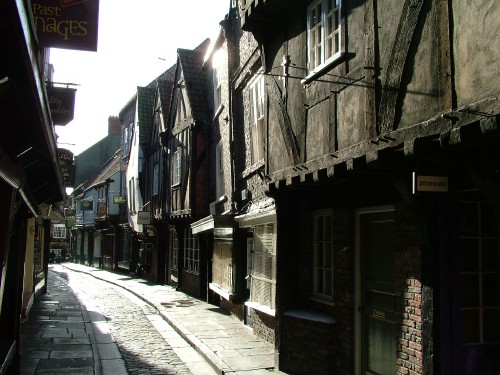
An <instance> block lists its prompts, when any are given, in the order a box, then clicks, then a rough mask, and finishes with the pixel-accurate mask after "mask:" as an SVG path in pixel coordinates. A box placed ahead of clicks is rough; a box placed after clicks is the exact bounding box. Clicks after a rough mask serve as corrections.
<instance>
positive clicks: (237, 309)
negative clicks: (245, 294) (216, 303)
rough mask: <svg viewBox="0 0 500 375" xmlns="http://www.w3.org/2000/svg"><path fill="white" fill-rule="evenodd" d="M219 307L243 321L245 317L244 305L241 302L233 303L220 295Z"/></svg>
mask: <svg viewBox="0 0 500 375" xmlns="http://www.w3.org/2000/svg"><path fill="white" fill-rule="evenodd" d="M220 307H221V308H222V309H224V310H227V311H229V312H230V313H231V315H233V316H234V317H236V318H238V319H239V320H241V321H243V320H244V317H245V306H244V305H243V304H241V303H240V304H235V303H232V302H229V301H228V300H227V299H225V298H222V297H220Z"/></svg>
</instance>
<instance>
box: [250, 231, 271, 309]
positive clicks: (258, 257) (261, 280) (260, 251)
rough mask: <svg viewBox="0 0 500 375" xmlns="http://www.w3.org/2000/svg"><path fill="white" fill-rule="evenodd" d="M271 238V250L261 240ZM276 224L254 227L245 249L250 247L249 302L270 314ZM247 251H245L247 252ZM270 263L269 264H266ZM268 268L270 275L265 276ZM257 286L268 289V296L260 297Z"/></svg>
mask: <svg viewBox="0 0 500 375" xmlns="http://www.w3.org/2000/svg"><path fill="white" fill-rule="evenodd" d="M269 227H271V233H269V232H262V233H259V232H260V230H261V229H262V230H265V231H267V230H269ZM269 235H270V236H271V248H269V247H266V246H265V243H263V241H262V239H264V238H265V237H266V236H269ZM276 236H277V232H276V222H271V223H263V224H258V225H255V226H254V228H253V236H252V240H251V241H250V240H248V241H247V247H250V248H249V249H248V250H249V251H250V255H248V254H247V258H249V259H251V262H252V267H251V270H250V275H249V279H250V283H249V286H250V302H251V303H255V304H257V305H260V306H265V307H266V308H268V309H269V311H270V312H271V313H272V312H273V311H274V310H275V309H276ZM266 241H268V239H266ZM259 244H260V246H259ZM248 250H247V251H248ZM269 262H270V264H268V263H269ZM268 266H269V267H270V269H269V271H270V275H266V274H265V273H266V269H267V268H268ZM257 284H261V285H262V286H264V287H266V286H267V287H268V288H269V295H268V296H264V295H261V293H259V292H258V291H257V290H256V289H257V288H258V285H257Z"/></svg>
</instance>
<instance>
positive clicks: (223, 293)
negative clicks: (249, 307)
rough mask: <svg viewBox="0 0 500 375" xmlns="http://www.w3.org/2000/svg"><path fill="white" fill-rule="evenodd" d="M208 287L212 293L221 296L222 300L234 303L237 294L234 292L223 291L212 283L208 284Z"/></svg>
mask: <svg viewBox="0 0 500 375" xmlns="http://www.w3.org/2000/svg"><path fill="white" fill-rule="evenodd" d="M208 287H209V289H210V290H211V291H213V292H215V293H217V294H218V295H219V296H221V297H222V298H224V299H226V300H228V301H233V300H234V299H235V297H236V295H235V294H233V293H232V292H228V291H227V290H225V289H222V288H221V287H220V286H219V285H218V284H215V283H210V284H208Z"/></svg>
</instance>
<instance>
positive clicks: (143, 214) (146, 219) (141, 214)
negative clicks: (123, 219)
mask: <svg viewBox="0 0 500 375" xmlns="http://www.w3.org/2000/svg"><path fill="white" fill-rule="evenodd" d="M137 224H151V212H149V211H138V212H137Z"/></svg>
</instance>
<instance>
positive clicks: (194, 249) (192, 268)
mask: <svg viewBox="0 0 500 375" xmlns="http://www.w3.org/2000/svg"><path fill="white" fill-rule="evenodd" d="M184 270H186V271H189V272H193V273H199V272H200V246H199V243H198V238H197V237H195V236H194V235H193V233H192V232H191V230H189V231H187V230H186V231H185V232H184Z"/></svg>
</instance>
